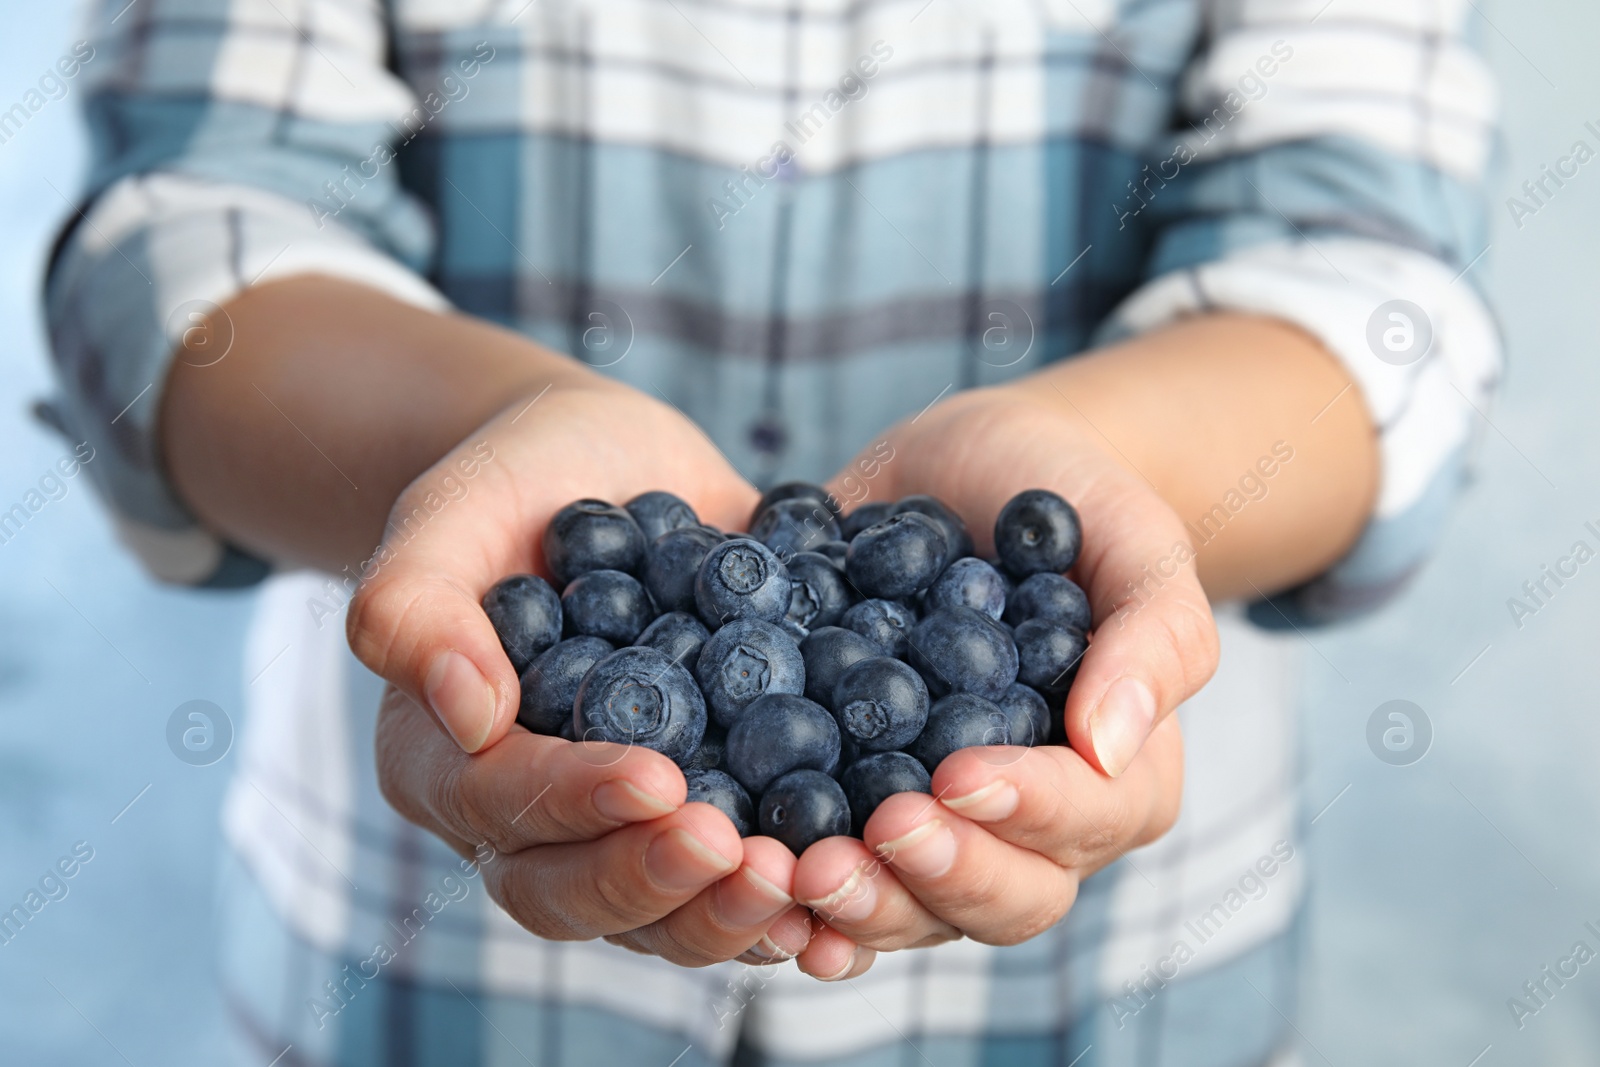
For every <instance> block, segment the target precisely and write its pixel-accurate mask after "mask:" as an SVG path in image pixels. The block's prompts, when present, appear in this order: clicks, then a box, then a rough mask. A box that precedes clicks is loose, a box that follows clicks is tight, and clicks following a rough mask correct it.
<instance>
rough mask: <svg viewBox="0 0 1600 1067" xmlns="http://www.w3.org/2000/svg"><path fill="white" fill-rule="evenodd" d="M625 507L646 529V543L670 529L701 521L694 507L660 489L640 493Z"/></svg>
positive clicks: (644, 529) (635, 520) (641, 527)
mask: <svg viewBox="0 0 1600 1067" xmlns="http://www.w3.org/2000/svg"><path fill="white" fill-rule="evenodd" d="M623 507H624V508H626V509H627V511H628V514H629V515H632V516H633V521H634V522H636V523H638V524H639V529H640V530H642V531H644V539H645V543H646V544H649V543H650V542H652V541H654V540H655V539H656V538H658V537H660V536H661V535H662V534H664V533H666V532H667V531H668V530H681V529H683V528H684V527H686V526H697V525H699V523H700V517H699V516H698V515H696V514H695V513H694V508H691V507H690V506H689V505H688V504H686V503H684V502H683V501H682V500H681V499H680V498H678V497H676V496H673V495H672V494H671V493H668V492H665V491H663V490H660V489H652V490H651V491H650V492H648V493H640V494H639V495H638V496H636V497H634V498H633V499H632V500H630V501H628V502H627V503H626V504H624V505H623Z"/></svg>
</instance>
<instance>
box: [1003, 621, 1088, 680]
mask: <svg viewBox="0 0 1600 1067" xmlns="http://www.w3.org/2000/svg"><path fill="white" fill-rule="evenodd" d="M1016 643H1017V659H1018V671H1017V680H1018V681H1020V682H1022V683H1023V684H1024V685H1029V686H1032V687H1033V688H1035V689H1037V690H1039V692H1041V693H1051V694H1055V695H1057V696H1060V695H1064V694H1065V693H1066V692H1067V690H1068V689H1070V688H1072V681H1073V679H1074V678H1076V677H1077V676H1078V665H1079V663H1081V662H1082V661H1083V654H1084V652H1086V651H1088V648H1089V641H1088V639H1087V638H1086V637H1084V635H1083V631H1082V630H1079V629H1077V628H1076V627H1072V626H1062V625H1061V624H1060V623H1055V622H1050V621H1048V620H1046V619H1029V620H1028V621H1027V622H1025V623H1023V624H1022V625H1021V626H1018V627H1017V630H1016Z"/></svg>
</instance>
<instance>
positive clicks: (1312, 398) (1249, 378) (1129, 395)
mask: <svg viewBox="0 0 1600 1067" xmlns="http://www.w3.org/2000/svg"><path fill="white" fill-rule="evenodd" d="M1014 388H1017V389H1019V390H1022V391H1023V392H1024V393H1025V394H1026V395H1028V396H1030V397H1032V398H1034V399H1036V400H1037V401H1038V402H1040V403H1044V404H1047V405H1051V406H1053V407H1055V408H1056V409H1058V410H1059V411H1060V413H1061V414H1062V416H1063V417H1064V418H1067V419H1070V420H1072V421H1074V422H1076V423H1078V424H1079V425H1080V426H1081V428H1082V429H1083V431H1084V433H1085V434H1086V435H1087V436H1088V437H1089V438H1090V439H1091V440H1094V441H1096V442H1098V443H1099V444H1101V445H1102V446H1103V447H1105V448H1106V449H1107V450H1108V452H1109V453H1110V454H1111V455H1112V456H1114V457H1116V458H1117V459H1118V461H1119V462H1121V463H1123V464H1124V465H1126V466H1128V467H1129V468H1131V469H1133V470H1134V471H1136V472H1137V473H1138V474H1139V475H1140V476H1141V477H1143V478H1145V479H1146V480H1148V481H1149V482H1150V483H1151V484H1152V485H1153V486H1154V487H1155V489H1156V491H1157V492H1158V493H1159V494H1160V495H1161V496H1162V498H1163V499H1165V500H1166V501H1167V503H1168V504H1170V505H1171V506H1172V508H1173V509H1174V510H1175V511H1176V512H1177V513H1178V516H1179V518H1181V519H1182V520H1183V521H1184V522H1186V523H1187V524H1188V529H1189V534H1190V537H1191V539H1192V540H1193V542H1194V546H1195V548H1196V549H1197V556H1198V565H1199V569H1200V577H1201V580H1202V581H1203V583H1204V585H1205V588H1206V591H1207V593H1208V594H1209V595H1210V596H1211V597H1213V598H1215V599H1228V598H1233V597H1239V596H1254V595H1257V590H1260V591H1264V592H1274V591H1277V590H1280V589H1284V588H1287V587H1290V586H1292V585H1294V584H1296V583H1297V582H1300V581H1302V580H1304V579H1307V578H1310V577H1312V576H1314V575H1316V574H1318V573H1320V572H1321V571H1322V570H1324V569H1325V568H1326V567H1327V566H1328V565H1329V564H1331V563H1333V562H1334V561H1335V560H1337V559H1338V558H1339V557H1340V556H1341V555H1342V554H1343V553H1344V552H1345V551H1346V550H1347V549H1348V548H1349V547H1350V545H1351V544H1352V543H1353V542H1354V540H1355V538H1356V537H1357V535H1358V534H1359V533H1360V531H1361V529H1362V527H1363V525H1364V524H1365V522H1366V520H1367V518H1368V516H1369V514H1370V513H1371V510H1372V507H1373V503H1374V501H1375V499H1376V496H1377V489H1378V442H1377V435H1376V431H1375V429H1374V427H1373V426H1372V423H1371V420H1370V417H1369V415H1368V413H1367V411H1366V409H1365V407H1364V405H1363V402H1362V399H1361V395H1360V392H1359V390H1357V389H1355V388H1354V387H1353V386H1352V383H1351V379H1350V377H1349V375H1348V374H1347V373H1346V372H1345V370H1344V368H1343V367H1342V366H1341V365H1340V363H1339V362H1338V361H1337V360H1336V359H1335V358H1334V357H1333V356H1332V355H1330V354H1329V353H1328V352H1327V351H1326V350H1325V349H1323V348H1322V346H1321V345H1320V344H1318V343H1317V342H1316V341H1315V340H1314V339H1313V338H1311V337H1310V336H1309V335H1307V334H1304V333H1302V332H1300V331H1299V330H1296V329H1294V328H1293V327H1291V326H1288V325H1285V324H1283V323H1280V322H1277V321H1275V320H1270V319H1263V318H1253V317H1247V316H1241V315H1223V314H1216V315H1207V316H1203V317H1196V318H1193V319H1189V320H1186V321H1184V322H1181V323H1178V324H1176V325H1174V326H1172V327H1170V328H1169V329H1166V330H1162V331H1158V332H1156V333H1152V334H1148V335H1145V336H1142V337H1139V338H1136V339H1134V340H1133V341H1130V342H1128V343H1125V344H1121V345H1117V346H1114V347H1111V348H1107V349H1104V350H1102V351H1100V352H1096V353H1093V354H1091V355H1088V356H1085V357H1083V358H1081V359H1075V360H1069V361H1065V362H1063V363H1061V364H1058V365H1056V366H1053V367H1050V368H1048V369H1047V370H1045V371H1042V372H1040V373H1038V374H1035V375H1032V376H1030V377H1029V378H1027V379H1024V380H1022V381H1021V382H1019V383H1017V385H1016V386H1014ZM1336 397H1337V398H1338V399H1337V400H1335V398H1336ZM1291 450H1292V451H1291ZM1285 455H1289V456H1290V457H1291V458H1288V459H1285V458H1284V457H1285ZM1268 472H1270V473H1268ZM1218 508H1220V509H1221V510H1220V511H1219V510H1217V509H1218ZM1151 562H1152V565H1153V564H1154V563H1155V562H1156V561H1154V560H1152V561H1151Z"/></svg>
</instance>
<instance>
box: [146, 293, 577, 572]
mask: <svg viewBox="0 0 1600 1067" xmlns="http://www.w3.org/2000/svg"><path fill="white" fill-rule="evenodd" d="M224 311H225V312H226V314H227V317H228V319H229V320H231V325H232V330H233V345H232V348H231V349H230V350H229V351H228V354H227V355H226V357H225V358H223V359H222V360H221V361H220V362H217V363H215V364H212V365H210V366H198V365H195V363H198V362H199V361H198V360H196V361H195V363H191V362H188V361H186V357H185V354H184V353H183V352H181V351H180V352H179V358H178V360H176V361H175V362H174V364H173V369H172V373H171V376H170V377H169V379H168V381H167V386H166V391H165V394H164V397H163V401H162V407H161V423H160V440H161V445H162V452H163V456H164V459H165V462H166V465H167V470H168V472H169V474H170V477H171V478H172V480H173V483H174V484H175V485H176V486H177V489H178V492H179V493H180V494H181V495H182V497H183V499H184V500H185V502H186V503H187V504H188V505H189V506H190V507H191V508H193V509H194V511H195V512H196V513H197V514H198V515H199V517H200V518H201V519H202V520H203V521H204V522H205V523H206V525H208V526H209V527H211V528H212V529H214V530H216V531H218V532H220V533H222V534H224V535H226V536H227V537H228V538H229V539H230V540H232V541H234V542H235V543H237V544H238V545H240V546H241V547H244V548H246V549H248V550H250V551H253V552H255V553H257V554H260V555H262V556H264V557H266V558H268V559H273V560H277V561H281V562H284V563H289V564H311V565H316V566H321V567H324V568H327V569H330V570H337V569H338V568H340V567H342V566H344V565H345V564H347V563H359V561H360V560H362V559H364V558H365V557H366V556H367V555H369V554H370V553H371V550H372V548H373V546H374V545H376V544H377V543H378V540H379V538H380V536H381V535H382V531H383V525H384V521H385V518H386V517H387V515H388V512H389V508H390V506H391V505H392V504H393V502H394V500H395V497H396V496H398V495H399V493H400V491H401V490H402V489H403V488H405V486H406V485H407V484H408V483H410V482H411V480H412V479H414V478H415V477H416V476H417V475H418V474H420V473H421V472H422V471H424V470H426V469H427V468H428V466H429V465H431V464H432V463H433V462H435V461H436V460H437V459H438V458H439V457H440V456H442V455H444V454H445V452H447V451H448V450H449V449H450V448H451V447H453V446H454V445H456V444H457V443H458V442H459V441H461V439H462V438H463V437H465V436H466V435H467V434H469V433H471V432H472V430H473V429H474V428H475V427H477V426H480V425H482V424H483V423H484V422H485V421H487V420H488V419H489V418H490V416H491V415H493V414H494V413H495V412H496V411H499V410H501V409H502V408H504V407H506V406H507V405H508V404H510V403H511V402H512V401H513V400H514V399H515V398H517V397H519V396H523V395H526V396H528V397H529V398H532V397H533V396H534V395H537V394H538V393H539V391H540V390H542V389H544V388H545V387H546V386H547V385H554V386H555V387H557V388H562V387H566V386H569V385H577V384H594V383H596V382H598V381H600V379H599V378H598V376H597V375H594V374H592V373H590V372H589V371H587V370H586V369H585V368H583V367H582V366H581V365H579V364H577V363H575V362H574V361H572V360H569V359H566V358H565V357H562V356H560V355H557V354H555V353H552V352H550V351H548V350H546V349H543V348H540V347H539V346H537V345H535V344H532V343H531V342H529V341H527V340H526V339H524V338H522V337H519V336H517V335H515V334H512V333H509V332H507V331H505V330H501V329H499V328H497V327H494V326H492V325H489V324H487V323H484V322H481V321H478V320H475V319H470V318H466V317H464V316H460V315H450V314H437V313H434V312H431V311H426V310H423V309H420V308H417V307H414V306H412V305H409V304H405V303H402V302H400V301H398V300H395V299H393V298H391V297H389V296H386V295H384V294H382V293H380V292H377V291H376V290H373V289H370V288H367V287H365V286H362V285H359V284H356V283H352V282H347V281H341V280H337V279H332V278H324V277H299V278H291V279H286V280H284V281H281V282H276V283H272V284H267V285H263V286H260V287H259V288H255V289H251V290H248V291H247V292H245V293H243V294H241V295H239V296H238V297H236V298H235V299H234V300H232V301H230V302H229V303H228V305H227V306H226V308H225V309H224ZM223 329H226V327H223ZM216 332H217V327H216V325H213V334H214V335H215V334H216Z"/></svg>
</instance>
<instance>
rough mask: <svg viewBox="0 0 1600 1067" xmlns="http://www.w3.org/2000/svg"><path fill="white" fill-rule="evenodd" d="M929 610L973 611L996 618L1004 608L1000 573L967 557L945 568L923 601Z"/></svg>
mask: <svg viewBox="0 0 1600 1067" xmlns="http://www.w3.org/2000/svg"><path fill="white" fill-rule="evenodd" d="M922 604H923V607H924V608H926V609H927V610H929V611H938V610H939V609H940V608H972V609H973V610H975V611H981V612H983V613H984V614H985V615H987V616H989V618H991V619H998V618H999V617H1000V615H1001V613H1002V612H1003V611H1005V607H1006V583H1005V579H1004V578H1002V577H1000V572H999V571H997V570H995V569H994V568H993V567H991V566H989V565H988V564H987V563H985V562H984V561H983V560H981V559H977V558H974V557H972V556H967V557H965V558H963V559H958V560H956V561H955V562H954V563H952V564H950V566H948V567H946V568H945V572H944V573H943V574H941V575H939V577H938V578H937V579H936V580H935V581H934V583H933V584H932V585H930V586H929V587H928V592H927V594H926V595H925V596H924V597H923V599H922Z"/></svg>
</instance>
